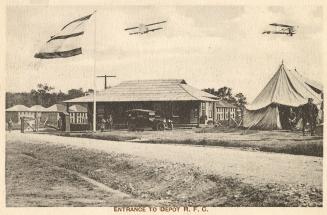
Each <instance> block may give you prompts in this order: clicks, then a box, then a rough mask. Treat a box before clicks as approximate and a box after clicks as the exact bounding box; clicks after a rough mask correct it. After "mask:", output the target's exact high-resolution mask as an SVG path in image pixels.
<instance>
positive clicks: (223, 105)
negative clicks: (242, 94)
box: [216, 100, 235, 108]
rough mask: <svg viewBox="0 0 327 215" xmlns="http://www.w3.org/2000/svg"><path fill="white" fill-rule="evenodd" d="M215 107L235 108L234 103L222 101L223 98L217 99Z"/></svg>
mask: <svg viewBox="0 0 327 215" xmlns="http://www.w3.org/2000/svg"><path fill="white" fill-rule="evenodd" d="M216 107H230V108H235V105H233V104H231V103H229V102H227V101H224V100H219V101H217V102H216Z"/></svg>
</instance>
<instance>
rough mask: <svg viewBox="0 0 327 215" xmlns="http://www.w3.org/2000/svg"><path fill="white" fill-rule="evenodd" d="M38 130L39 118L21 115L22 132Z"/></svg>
mask: <svg viewBox="0 0 327 215" xmlns="http://www.w3.org/2000/svg"><path fill="white" fill-rule="evenodd" d="M25 130H26V131H34V132H35V131H38V130H39V129H38V120H37V118H34V117H21V118H20V132H21V133H24V132H25Z"/></svg>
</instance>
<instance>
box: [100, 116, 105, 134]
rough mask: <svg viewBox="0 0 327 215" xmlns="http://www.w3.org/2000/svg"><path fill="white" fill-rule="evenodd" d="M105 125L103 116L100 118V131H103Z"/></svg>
mask: <svg viewBox="0 0 327 215" xmlns="http://www.w3.org/2000/svg"><path fill="white" fill-rule="evenodd" d="M105 126H106V120H105V119H104V118H102V119H101V124H100V129H101V132H104V129H105Z"/></svg>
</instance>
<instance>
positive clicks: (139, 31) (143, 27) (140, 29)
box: [124, 21, 167, 35]
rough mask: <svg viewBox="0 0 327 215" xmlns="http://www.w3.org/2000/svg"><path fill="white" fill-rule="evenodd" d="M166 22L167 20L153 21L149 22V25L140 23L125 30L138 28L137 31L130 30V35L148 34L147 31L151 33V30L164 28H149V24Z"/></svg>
mask: <svg viewBox="0 0 327 215" xmlns="http://www.w3.org/2000/svg"><path fill="white" fill-rule="evenodd" d="M165 22H167V21H162V22H156V23H151V24H147V25H144V24H140V25H139V26H137V27H131V28H125V29H124V30H125V31H129V30H134V29H137V31H136V32H130V33H129V34H130V35H133V34H147V33H149V32H153V31H157V30H160V29H162V27H158V28H148V27H149V26H152V25H159V24H162V23H165Z"/></svg>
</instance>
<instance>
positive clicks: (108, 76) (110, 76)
mask: <svg viewBox="0 0 327 215" xmlns="http://www.w3.org/2000/svg"><path fill="white" fill-rule="evenodd" d="M115 77H116V76H115V75H98V76H97V78H104V89H107V88H108V87H107V78H115Z"/></svg>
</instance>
